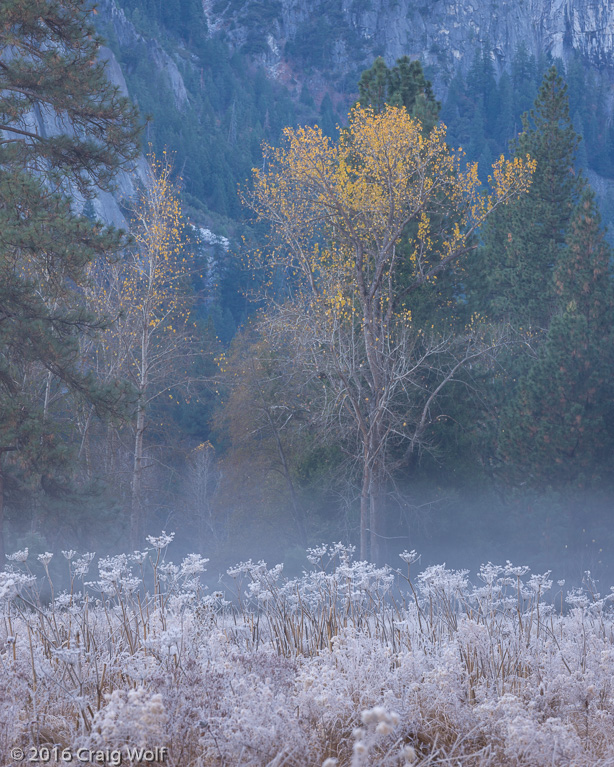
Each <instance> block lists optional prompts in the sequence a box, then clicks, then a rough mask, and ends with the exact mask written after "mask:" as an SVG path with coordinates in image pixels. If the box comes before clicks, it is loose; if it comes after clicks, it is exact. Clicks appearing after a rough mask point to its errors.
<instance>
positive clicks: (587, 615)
mask: <svg viewBox="0 0 614 767" xmlns="http://www.w3.org/2000/svg"><path fill="white" fill-rule="evenodd" d="M172 537H173V536H172V534H168V535H167V534H166V533H162V534H161V535H160V536H157V537H150V538H148V544H149V546H148V548H147V549H146V550H144V551H139V552H134V553H133V554H131V555H127V554H120V555H117V556H114V557H105V558H101V559H99V560H98V561H97V562H96V561H95V556H94V555H93V554H91V553H89V554H84V555H81V556H79V555H78V554H77V553H76V552H74V551H64V552H62V554H60V555H59V557H60V558H62V559H63V560H65V561H64V565H65V567H66V571H67V576H66V583H67V584H68V587H67V588H66V589H64V590H61V591H59V592H57V591H56V586H55V584H54V583H53V581H52V576H51V575H50V567H51V561H52V557H53V555H52V554H51V553H48V552H46V553H45V554H42V555H39V557H38V562H37V563H36V562H32V563H31V558H30V557H29V556H28V551H27V550H24V551H21V552H16V553H15V554H12V555H10V556H9V557H8V559H9V560H10V561H9V564H8V565H7V567H6V569H5V571H4V572H2V573H0V609H1V610H2V621H1V622H0V753H3V754H8V753H9V750H10V748H11V747H14V746H21V747H22V748H24V749H25V750H26V754H27V749H28V748H29V747H30V746H38V747H41V746H44V745H47V746H49V747H57V748H58V749H59V751H60V752H61V750H62V749H66V748H68V749H72V751H73V753H76V751H77V749H78V748H82V749H87V750H88V753H89V751H92V753H93V754H96V753H97V751H98V752H105V753H107V754H108V753H110V752H111V750H112V751H113V752H114V753H117V752H121V754H122V759H123V761H122V763H123V764H130V763H131V760H130V753H131V752H132V753H133V752H134V749H135V748H147V749H150V750H153V749H156V748H158V749H168V752H166V751H160V752H159V753H164V754H165V760H164V764H165V765H171V767H172V766H174V765H177V767H179V765H181V766H182V767H184V766H186V765H194V766H195V767H197V766H202V767H205V766H206V767H208V766H209V765H211V766H213V765H216V766H217V765H220V767H221V766H227V767H234V766H235V765H241V766H243V765H245V766H246V767H251V766H253V767H260V766H264V765H268V767H282V765H285V766H287V767H311V765H313V766H314V767H315V766H317V767H320V766H321V765H325V767H333V765H337V767H350V766H351V767H366V766H367V765H382V766H385V765H386V766H387V765H462V766H463V767H465V765H467V766H469V767H470V766H471V765H493V766H495V765H497V766H499V765H500V766H501V767H505V766H506V765H510V766H511V765H528V766H530V767H541V765H544V767H546V765H548V766H551V765H561V767H562V766H563V765H565V766H567V765H572V764H573V765H576V767H583V766H584V765H603V766H604V767H605V765H614V719H613V714H614V698H613V690H612V683H613V680H614V615H613V612H612V608H611V602H612V598H613V597H614V593H613V591H612V589H610V591H609V593H608V594H606V595H601V594H600V593H599V592H598V590H597V587H596V584H595V583H594V582H593V581H592V580H591V578H590V575H588V574H587V576H586V578H585V583H584V586H583V587H582V588H578V589H572V590H569V591H565V589H564V583H563V582H562V581H559V582H557V584H556V585H554V584H553V580H552V579H551V577H550V573H545V574H532V573H531V572H530V571H529V570H528V568H526V567H516V566H513V565H512V564H511V563H509V562H508V563H506V564H505V565H500V566H499V565H493V564H491V563H488V564H486V565H484V566H482V567H481V568H480V570H479V572H478V573H477V577H476V578H475V583H472V582H470V580H469V573H468V572H467V571H464V570H460V571H459V570H450V569H446V568H445V566H443V565H437V566H433V567H429V568H427V569H425V570H423V571H421V572H419V571H418V561H417V560H418V558H417V555H416V553H415V552H404V553H403V554H402V555H401V560H400V563H399V564H400V567H399V569H398V570H393V569H391V568H390V567H382V568H377V567H375V566H373V565H371V564H368V563H365V562H356V561H354V559H353V553H354V552H353V549H352V548H351V547H346V546H343V545H341V544H333V545H323V546H320V547H317V548H314V549H310V550H309V551H308V559H309V562H310V564H311V568H310V570H309V571H307V572H305V573H304V574H303V575H302V576H301V577H299V578H286V577H284V574H283V566H282V565H276V566H274V567H269V566H268V565H267V564H266V563H264V562H252V561H248V562H242V563H239V564H237V565H236V566H234V567H231V568H229V570H228V571H227V574H226V576H225V579H224V585H223V588H221V589H220V590H219V591H216V592H214V593H211V594H210V593H208V592H207V590H206V589H204V588H203V586H202V584H201V577H202V575H203V573H204V572H205V567H206V564H207V560H206V559H203V558H202V557H200V556H198V555H190V556H187V557H185V558H184V559H183V560H182V561H181V562H180V563H179V564H174V563H172V562H171V561H169V560H168V559H167V557H166V551H167V547H168V546H169V544H170V543H171V541H172ZM54 564H57V560H56V563H54ZM64 565H63V566H64ZM35 571H39V572H40V573H41V575H39V576H38V577H37V576H36V574H35ZM414 571H415V572H414ZM43 593H45V594H47V595H48V596H49V598H48V599H43V598H42V596H41V595H42V594H43ZM80 753H85V752H83V751H82V752H80ZM103 761H104V759H103ZM80 763H83V762H80ZM94 763H98V764H99V763H100V761H98V762H96V761H95V760H94V761H93V762H92V764H94Z"/></svg>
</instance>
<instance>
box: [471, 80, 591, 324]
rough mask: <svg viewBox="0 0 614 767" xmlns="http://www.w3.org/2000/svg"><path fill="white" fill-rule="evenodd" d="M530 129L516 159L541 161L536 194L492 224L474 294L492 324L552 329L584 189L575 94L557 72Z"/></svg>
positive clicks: (529, 120)
mask: <svg viewBox="0 0 614 767" xmlns="http://www.w3.org/2000/svg"><path fill="white" fill-rule="evenodd" d="M523 129H524V130H523V132H522V133H521V134H520V136H519V137H518V139H517V140H516V142H515V146H514V154H515V155H516V156H521V157H524V156H525V155H530V156H531V157H532V158H533V159H535V160H536V161H537V170H536V172H535V174H534V177H533V182H532V185H531V189H530V190H529V194H528V195H524V196H523V197H521V198H520V199H519V200H518V201H517V202H515V203H514V204H512V205H509V206H506V207H504V208H500V209H499V211H497V214H496V215H494V216H492V217H491V219H490V220H489V222H488V223H487V225H486V227H485V228H484V231H483V241H484V245H483V247H482V248H481V249H480V251H479V253H478V255H477V257H476V261H477V263H476V264H475V268H474V269H473V270H472V273H471V275H470V276H469V280H468V290H469V294H470V304H471V306H472V309H473V310H475V311H479V312H481V313H484V314H486V315H487V316H488V317H489V318H490V319H493V320H505V321H508V322H511V323H512V324H514V325H516V326H518V327H523V328H527V327H533V328H538V329H545V328H547V327H548V325H549V322H550V318H551V317H552V315H553V312H554V303H555V293H554V289H553V280H552V274H553V270H554V268H555V266H556V264H557V262H558V258H559V255H560V252H561V249H562V248H563V246H564V243H565V236H566V232H567V228H568V225H569V219H570V216H571V212H572V209H573V206H574V204H575V203H576V202H577V199H578V196H579V193H580V191H581V189H582V187H583V184H584V181H583V179H582V177H581V175H579V174H578V173H577V171H576V169H575V158H576V152H577V148H578V142H579V137H578V136H577V134H576V132H575V131H574V129H573V126H572V124H571V120H570V117H569V107H568V100H567V88H566V85H565V83H564V82H563V80H562V78H561V77H560V76H559V74H558V73H557V71H556V69H555V68H554V67H552V68H551V69H550V70H549V71H548V72H547V73H546V75H545V77H544V80H543V83H542V85H541V87H540V90H539V93H538V96H537V99H536V101H535V105H534V108H533V109H532V110H531V111H530V112H529V113H527V114H525V115H524V116H523Z"/></svg>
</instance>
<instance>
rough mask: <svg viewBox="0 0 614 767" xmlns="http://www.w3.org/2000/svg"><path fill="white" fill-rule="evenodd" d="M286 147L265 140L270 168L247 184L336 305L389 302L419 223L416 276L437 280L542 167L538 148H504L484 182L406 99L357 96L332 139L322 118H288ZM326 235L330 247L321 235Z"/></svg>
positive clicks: (413, 253)
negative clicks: (295, 121)
mask: <svg viewBox="0 0 614 767" xmlns="http://www.w3.org/2000/svg"><path fill="white" fill-rule="evenodd" d="M284 135H285V139H286V143H285V146H283V147H281V148H271V147H268V146H267V147H265V163H264V165H263V168H264V169H263V170H262V169H254V171H253V182H254V183H253V188H252V190H251V191H250V192H248V193H246V194H245V195H244V199H245V201H246V202H247V204H248V205H249V206H250V207H251V208H252V209H253V210H254V211H255V213H256V215H257V217H258V218H259V219H262V220H266V221H269V222H270V223H271V224H272V228H273V231H274V233H275V235H276V236H277V238H278V248H277V251H276V252H277V255H278V257H281V258H282V259H283V260H285V261H286V262H287V261H290V263H291V264H292V266H293V267H294V268H295V269H296V270H298V271H299V272H300V273H301V274H302V275H303V277H304V278H305V280H306V284H307V285H308V286H309V288H310V290H311V291H312V292H313V293H314V294H318V295H320V297H321V298H322V299H323V296H324V295H326V296H328V298H327V299H323V300H326V301H329V302H330V303H331V307H330V308H331V310H335V311H336V310H343V309H344V308H345V307H347V306H348V305H349V303H352V302H351V301H350V298H349V296H348V290H352V291H354V290H356V291H357V294H356V295H357V300H358V302H359V304H360V305H361V307H362V308H363V309H364V308H365V306H364V305H365V302H370V301H372V300H374V299H377V300H378V301H379V302H380V304H381V305H383V304H387V305H388V307H387V308H391V309H392V311H397V309H398V310H400V309H401V307H400V306H397V305H396V304H397V299H398V296H397V295H395V292H394V291H395V290H398V284H397V283H396V282H395V281H394V279H391V277H393V275H394V272H395V270H396V269H397V268H398V266H399V258H400V255H399V253H398V249H397V248H398V244H399V242H400V240H401V237H402V236H403V235H405V236H407V232H408V224H410V222H415V223H416V226H414V227H413V230H412V231H413V232H414V234H413V235H412V241H411V243H410V259H411V263H412V267H411V278H412V279H413V280H414V281H416V282H424V281H428V280H431V279H434V278H435V277H436V275H437V273H438V272H440V271H441V270H442V269H444V268H445V267H446V266H447V265H448V264H449V263H451V262H452V261H453V260H455V259H456V258H457V257H459V256H460V255H461V254H462V253H463V251H464V249H465V247H466V244H467V242H468V239H469V238H470V237H471V235H472V234H473V233H474V232H475V231H476V229H477V228H478V227H479V226H480V225H481V224H482V223H483V221H484V220H485V219H486V217H487V216H488V215H489V214H490V213H491V212H492V211H493V210H494V209H495V208H496V207H498V206H499V205H501V204H504V203H506V202H507V201H509V200H511V199H514V198H515V197H517V196H518V195H519V194H521V193H523V192H524V191H526V190H527V189H528V187H529V184H530V181H531V175H532V173H533V171H534V170H535V161H534V160H532V159H531V158H529V157H526V158H515V159H513V160H511V161H508V160H505V159H504V158H503V157H501V158H499V160H497V162H496V163H495V164H494V166H493V169H492V174H491V176H490V181H491V189H490V190H489V191H488V192H486V193H484V192H483V191H482V189H481V184H480V180H479V178H478V172H477V164H468V165H467V166H466V167H465V168H464V169H463V168H461V158H462V154H461V153H457V152H454V151H452V150H451V149H450V148H449V146H448V145H447V143H446V129H445V126H443V125H441V126H438V127H435V128H434V129H433V130H432V131H431V132H430V133H429V134H427V135H424V133H423V131H422V126H421V124H420V122H419V121H418V120H416V119H413V118H412V117H410V115H409V114H408V113H407V111H406V110H405V109H402V108H397V107H391V106H388V107H387V108H386V109H385V111H383V112H381V113H375V112H374V111H373V110H372V109H370V108H363V107H361V106H360V105H357V106H356V107H355V108H354V109H353V110H352V111H351V113H350V120H349V126H348V128H347V129H346V130H344V131H343V132H342V134H341V137H340V140H339V141H338V142H337V143H335V142H334V141H333V140H332V139H330V138H328V137H327V136H325V135H323V134H322V131H321V129H320V128H318V127H301V128H296V129H295V128H286V129H285V131H284ZM322 242H324V243H325V246H323V245H322Z"/></svg>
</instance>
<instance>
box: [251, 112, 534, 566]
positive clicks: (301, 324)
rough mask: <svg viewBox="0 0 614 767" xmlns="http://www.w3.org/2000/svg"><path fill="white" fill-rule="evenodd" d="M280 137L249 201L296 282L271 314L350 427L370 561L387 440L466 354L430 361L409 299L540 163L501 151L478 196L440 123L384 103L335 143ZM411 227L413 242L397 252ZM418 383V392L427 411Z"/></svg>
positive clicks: (409, 426) (412, 439)
mask: <svg viewBox="0 0 614 767" xmlns="http://www.w3.org/2000/svg"><path fill="white" fill-rule="evenodd" d="M285 137H286V141H287V145H286V147H284V148H280V149H271V148H266V149H265V154H266V162H265V166H264V167H265V168H266V170H263V171H259V170H255V171H254V186H253V190H252V191H251V192H249V193H246V195H245V197H246V201H247V203H248V204H249V205H250V206H251V207H252V209H253V210H254V211H255V213H256V214H257V216H258V217H259V218H260V219H262V220H265V221H268V222H269V223H270V224H271V225H272V228H273V230H274V233H275V235H276V236H277V237H278V238H279V240H278V242H279V247H278V248H277V250H276V254H277V259H276V262H277V263H278V264H284V265H285V266H286V267H287V268H289V269H290V270H291V271H292V272H293V273H294V274H295V277H296V280H295V281H296V283H297V287H295V288H294V297H293V298H292V299H291V300H289V301H288V302H287V303H286V305H285V306H284V307H282V308H281V311H280V312H278V315H277V316H278V317H279V318H281V319H282V327H285V328H287V329H289V331H290V332H291V333H294V334H295V337H296V346H297V349H298V348H300V347H301V345H302V346H303V347H304V349H305V350H306V354H305V356H306V358H308V359H309V364H311V365H313V370H314V373H315V374H316V375H318V364H319V360H320V359H321V360H322V361H324V360H326V363H325V368H323V369H322V371H321V373H322V386H323V388H324V390H326V391H330V395H331V397H332V399H333V402H334V405H335V407H336V408H337V412H338V413H339V414H342V415H343V414H344V415H346V416H347V417H348V418H349V420H350V422H351V423H352V424H353V428H354V430H355V433H356V439H357V444H358V445H359V454H360V459H359V460H360V466H361V473H362V491H361V524H360V528H361V556H363V557H365V558H366V557H367V556H369V555H370V556H371V558H372V559H375V560H377V559H379V558H380V556H381V549H380V544H381V539H382V519H383V511H384V510H383V503H384V497H385V484H386V470H387V467H386V460H387V456H386V450H387V444H388V440H389V439H390V438H391V436H392V435H394V436H395V439H397V440H398V441H400V442H403V441H407V442H408V443H409V444H415V443H416V441H417V440H419V439H420V437H421V434H422V433H423V431H424V429H425V428H426V425H427V424H428V420H429V409H430V406H431V404H432V402H433V398H435V397H436V396H437V394H438V392H439V391H441V387H442V386H443V385H444V384H445V382H446V381H448V380H451V378H452V377H453V376H454V375H455V372H454V371H455V369H458V368H455V365H457V364H458V365H462V364H463V360H464V359H465V358H467V359H468V358H470V357H471V355H472V352H470V351H469V352H462V353H460V356H459V358H458V359H457V362H455V363H453V364H452V366H451V367H447V368H446V371H447V372H444V371H443V370H442V369H441V370H440V369H439V368H440V365H438V364H435V365H430V361H431V360H432V359H434V356H435V355H436V354H438V352H437V351H436V350H437V349H438V348H439V347H438V344H439V341H438V340H437V339H436V338H435V337H434V336H431V334H430V333H426V332H425V331H424V329H423V328H417V327H415V326H414V325H413V323H412V317H411V296H412V293H413V292H414V291H416V290H417V289H418V288H419V287H420V286H422V285H424V284H426V283H429V282H431V281H434V280H436V279H437V278H438V275H440V274H441V273H443V272H444V270H445V269H447V268H448V267H450V266H451V264H453V263H454V262H455V261H456V260H457V259H459V258H460V257H461V256H463V255H464V254H466V253H467V252H468V250H470V248H471V246H470V245H469V244H468V243H469V241H470V238H471V236H472V234H473V233H474V232H475V231H476V229H477V227H479V226H480V225H481V224H482V223H483V221H484V220H485V219H486V218H487V216H488V215H489V214H490V213H491V212H492V211H493V210H495V209H496V208H498V207H499V206H501V205H503V204H505V203H506V202H507V201H509V200H511V199H513V198H515V197H516V196H518V195H519V194H520V193H521V192H523V191H525V190H526V189H527V188H528V186H529V183H530V177H531V174H532V172H533V170H534V164H533V162H532V161H531V160H530V159H529V158H525V159H521V158H519V157H516V158H515V159H514V160H513V161H512V162H505V160H504V159H503V158H501V159H500V160H499V161H498V162H497V163H496V164H495V166H493V173H492V187H493V188H492V191H491V193H490V194H488V195H482V194H480V192H479V180H478V176H477V165H473V166H468V167H467V169H466V170H465V171H462V170H461V169H460V163H459V158H458V157H457V156H456V155H454V154H453V153H452V152H451V151H450V149H449V148H448V146H447V145H446V142H445V130H444V129H443V128H441V127H436V128H434V129H433V130H432V131H430V133H428V134H425V133H424V132H423V130H422V125H421V123H420V122H419V121H418V120H414V119H412V118H411V117H410V115H409V114H408V113H407V111H406V110H405V109H403V108H397V107H390V106H388V107H386V109H385V110H383V111H382V112H380V113H375V112H374V111H373V110H372V109H370V108H361V107H360V106H357V107H356V108H354V110H352V112H351V114H350V122H349V127H348V128H347V130H346V131H344V133H343V134H342V136H341V138H340V140H339V142H338V143H337V144H335V143H333V142H332V141H331V140H330V139H328V138H327V137H325V136H323V135H322V132H321V131H320V130H319V129H318V128H299V129H296V130H294V129H286V131H285ZM412 222H415V223H416V226H415V227H413V232H414V234H412V235H411V237H412V240H411V243H410V247H409V248H405V247H404V248H403V249H402V252H401V249H400V248H399V243H400V240H401V237H402V236H405V237H407V232H408V229H409V230H410V231H411V230H412V228H410V227H409V224H410V223H412ZM402 253H409V256H405V258H404V257H403V255H402ZM273 260H274V261H275V258H274V259H273ZM403 261H405V263H403ZM407 262H409V264H410V268H409V269H407V266H408V264H407ZM402 268H405V273H404V279H403V280H399V279H398V276H399V272H400V270H401V269H402ZM271 308H272V309H273V307H271ZM277 328H279V325H278V324H277ZM274 332H275V331H274ZM306 334H307V335H306ZM305 338H307V340H306V342H305V341H304V340H303V339H305ZM470 346H471V344H470ZM467 348H469V347H467ZM299 359H300V355H299V354H297V355H296V359H295V364H296V363H298V361H299ZM331 361H332V362H331ZM420 370H423V373H422V374H419V373H418V372H417V371H420ZM442 376H443V377H442ZM327 381H330V385H329V386H328V387H327ZM416 391H418V392H420V394H421V395H423V394H425V393H426V397H425V398H423V399H422V403H421V407H420V406H419V407H416V406H415V404H414V403H415V393H416ZM400 403H402V404H400ZM408 403H409V404H408ZM402 410H404V411H405V412H406V413H409V414H410V415H408V417H407V418H406V419H405V420H403V418H402V416H401V412H402ZM400 416H401V417H400ZM410 416H411V417H410Z"/></svg>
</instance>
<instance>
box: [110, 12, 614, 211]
mask: <svg viewBox="0 0 614 767" xmlns="http://www.w3.org/2000/svg"><path fill="white" fill-rule="evenodd" d="M99 19H100V29H101V31H102V33H103V35H105V37H107V39H108V40H109V45H110V47H111V48H112V49H113V53H114V56H113V54H110V59H111V60H110V64H109V73H110V76H111V77H112V78H113V79H114V81H115V82H117V83H118V84H119V85H120V86H121V87H122V89H123V88H125V87H126V85H125V82H124V77H125V80H126V81H127V83H128V85H127V90H128V92H130V95H131V96H132V97H133V98H135V99H136V100H137V102H138V103H139V105H140V106H141V108H142V110H143V111H144V112H150V113H152V114H153V115H154V118H155V119H154V121H153V123H152V124H151V126H150V128H149V129H148V136H147V138H148V140H151V141H152V142H153V145H154V147H157V148H158V149H159V148H160V147H161V146H162V145H164V146H168V147H169V148H171V149H172V150H174V151H176V152H177V161H178V163H179V165H180V169H181V170H182V171H183V172H184V177H185V179H186V190H187V192H188V193H189V194H190V195H191V200H192V202H193V203H194V204H196V205H197V206H198V205H199V204H200V203H201V202H202V204H203V206H204V208H203V209H204V210H205V211H208V212H209V213H214V214H215V213H216V212H217V213H221V214H222V215H224V216H230V218H231V219H233V218H235V217H236V216H237V215H239V208H238V205H237V203H236V192H235V189H236V183H237V181H241V180H243V179H244V178H246V177H247V175H249V170H250V168H251V167H252V165H253V164H255V163H256V162H258V157H259V151H260V150H259V147H260V142H261V141H262V140H267V141H271V142H273V143H274V142H276V141H278V140H279V131H280V129H281V127H282V126H283V125H284V124H287V123H289V122H296V121H302V122H313V121H318V122H319V124H320V125H322V126H323V127H324V124H325V123H328V124H329V126H332V127H333V128H334V124H335V122H338V121H340V120H343V116H344V115H345V114H346V112H347V108H348V106H349V105H350V104H351V103H352V101H353V100H354V99H355V98H356V90H357V89H356V84H357V81H358V78H359V76H360V73H361V72H362V71H363V70H364V69H365V68H367V67H369V66H370V65H371V64H372V62H373V60H374V59H375V57H377V56H380V55H381V56H383V57H384V58H385V59H386V61H387V62H388V63H389V64H391V63H393V62H394V61H395V60H396V59H397V58H399V57H400V56H403V55H409V56H410V57H412V58H419V59H420V60H421V61H422V63H423V65H424V66H425V67H426V69H427V72H428V73H429V76H430V77H431V78H432V79H433V82H434V86H435V92H436V94H437V97H438V98H440V99H442V100H444V99H445V97H446V94H447V91H448V87H449V85H450V83H451V82H452V80H453V78H454V76H455V74H457V73H458V72H459V71H460V72H462V73H463V74H465V75H467V73H468V71H469V70H470V67H471V64H472V61H473V60H474V57H475V54H476V51H484V50H486V51H488V52H489V54H490V56H491V59H492V63H493V68H494V72H495V75H496V76H497V77H499V76H500V75H501V73H502V72H504V71H505V70H509V68H510V66H511V62H512V59H513V57H514V54H515V52H517V51H518V50H519V48H520V47H524V49H526V51H527V54H528V55H529V56H533V57H535V59H536V60H539V59H541V60H542V61H543V60H544V59H545V58H546V57H552V58H554V59H555V60H556V59H559V60H561V61H562V62H563V64H564V65H568V64H569V62H570V61H571V60H572V59H573V60H575V61H581V62H582V66H583V67H584V69H585V70H586V72H587V73H590V76H591V77H592V78H593V80H594V81H596V82H598V83H599V88H600V95H599V99H600V103H603V104H604V105H605V106H606V109H605V114H611V113H612V107H613V106H614V99H613V98H612V95H613V89H614V0H247V1H246V0H202V5H201V0H168V2H166V3H165V4H162V5H160V3H159V1H158V0H101V2H100V3H99ZM263 78H264V79H265V80H266V81H267V82H268V83H269V85H268V86H266V88H268V89H269V90H268V91H267V92H266V93H265V97H263V96H262V92H263V89H264V85H263ZM245 89H247V91H246V90H245ZM475 159H477V157H476V158H475ZM596 172H597V174H598V175H601V171H600V169H599V168H595V167H594V163H593V167H592V170H591V175H592V177H593V178H592V180H593V181H594V182H595V184H596V186H597V187H598V189H599V196H600V197H601V198H602V199H605V197H606V196H607V194H608V193H609V190H610V187H611V184H610V183H609V181H608V179H607V178H605V177H604V178H599V177H598V176H597V175H595V174H596ZM603 175H604V176H607V175H608V173H606V172H604V173H603ZM105 205H106V207H108V208H109V210H108V214H107V216H106V217H109V215H110V216H111V220H116V218H117V216H116V213H115V212H114V211H112V210H111V208H112V205H111V204H110V203H108V204H106V203H105ZM205 218H206V216H205Z"/></svg>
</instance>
